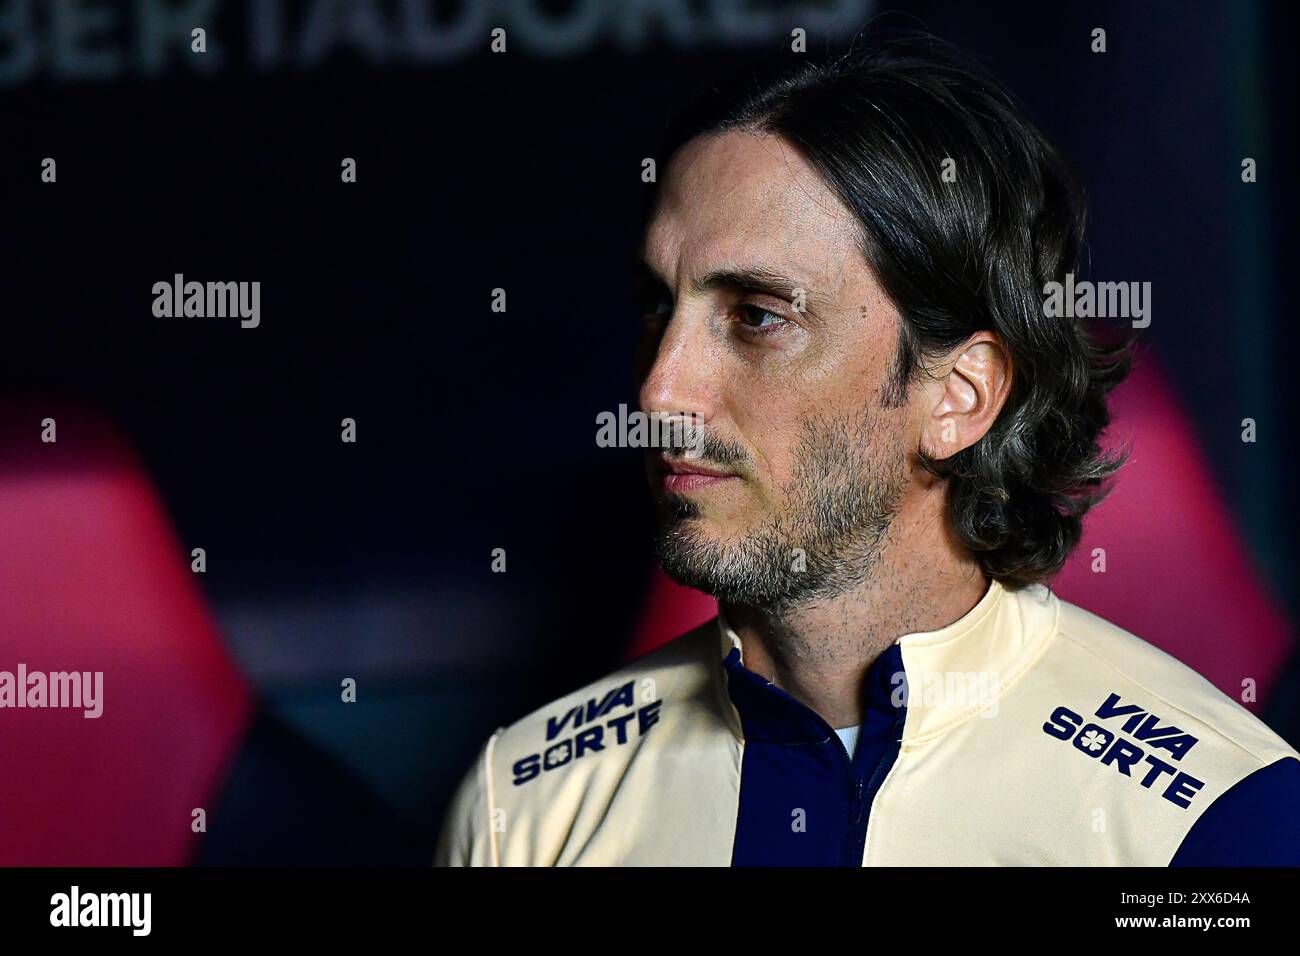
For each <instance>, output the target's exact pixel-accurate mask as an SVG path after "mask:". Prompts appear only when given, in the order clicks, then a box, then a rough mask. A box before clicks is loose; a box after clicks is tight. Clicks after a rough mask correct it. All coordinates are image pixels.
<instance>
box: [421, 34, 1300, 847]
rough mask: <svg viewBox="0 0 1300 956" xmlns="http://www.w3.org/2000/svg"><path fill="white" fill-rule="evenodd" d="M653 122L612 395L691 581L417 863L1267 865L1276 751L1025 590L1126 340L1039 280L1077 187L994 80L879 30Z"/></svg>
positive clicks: (1290, 833) (1289, 823)
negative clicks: (635, 334)
mask: <svg viewBox="0 0 1300 956" xmlns="http://www.w3.org/2000/svg"><path fill="white" fill-rule="evenodd" d="M670 144H671V145H672V146H674V147H676V148H674V149H672V150H671V151H670V152H668V153H666V155H669V156H670V157H671V159H670V162H669V164H668V168H667V170H666V172H665V175H664V178H663V182H662V184H661V187H660V190H659V192H658V194H657V195H656V196H655V197H654V201H653V203H652V204H651V215H650V219H649V225H648V228H647V229H646V231H645V235H644V238H643V243H642V249H641V253H642V258H643V264H644V273H645V279H646V293H647V294H646V303H645V313H646V314H645V331H646V336H645V349H644V358H645V361H644V362H643V363H642V366H641V370H640V375H641V392H640V399H641V405H642V409H643V411H645V412H646V413H648V414H651V415H658V416H662V417H664V418H666V419H674V420H683V421H687V420H688V421H690V422H693V423H696V424H697V425H698V429H699V432H698V437H699V441H698V442H697V443H696V446H695V447H693V448H690V449H687V448H685V447H683V446H680V445H678V446H674V447H670V448H667V449H657V450H656V452H655V453H654V454H652V455H651V456H650V461H649V469H648V470H649V476H650V481H651V485H652V489H653V491H654V494H655V496H656V500H657V502H658V503H659V505H660V509H661V513H662V518H663V522H662V527H661V531H660V535H659V539H658V554H659V558H660V560H661V562H662V564H663V566H664V568H665V569H666V570H667V572H668V573H669V574H670V575H672V576H673V577H674V578H675V579H676V580H678V581H680V582H682V583H684V584H687V585H689V586H691V587H695V588H699V589H701V590H704V591H706V592H708V593H710V594H713V595H715V596H716V597H717V598H718V599H719V602H720V605H719V606H720V614H719V617H718V618H717V619H716V620H713V621H710V622H709V623H708V624H706V625H704V626H702V627H700V628H698V629H697V630H695V631H693V632H691V633H689V634H686V635H684V636H683V637H680V638H678V639H677V640H675V641H673V642H672V643H671V644H669V645H668V646H666V647H664V648H662V649H660V650H658V651H656V652H654V653H652V654H649V655H647V656H645V657H643V658H641V659H640V660H638V661H636V662H634V663H632V664H630V665H629V666H627V667H625V668H624V669H623V670H621V671H619V672H617V673H615V674H613V675H611V676H610V677H608V678H606V679H604V680H599V681H596V682H595V683H593V684H591V685H590V686H588V687H584V688H582V689H580V690H577V691H575V692H573V693H572V694H570V695H568V696H566V697H563V698H561V699H559V700H557V701H555V702H554V703H553V704H551V705H549V706H547V707H543V708H541V709H540V710H538V711H536V712H535V713H533V714H531V715H529V716H527V717H524V718H523V719H521V720H519V721H518V722H516V723H514V724H512V725H511V726H509V727H507V728H504V729H502V730H499V731H498V732H497V733H496V734H494V735H493V736H492V737H491V739H489V740H488V741H487V742H486V744H485V745H484V747H483V748H482V751H481V753H480V755H479V760H478V761H477V764H476V766H475V767H474V768H473V769H472V770H471V771H470V772H469V773H468V774H467V776H466V777H465V779H464V782H463V783H462V785H461V787H460V789H459V791H458V792H457V794H456V797H455V799H454V802H453V805H452V808H451V811H450V813H449V816H448V819H447V823H446V826H445V829H444V832H443V834H442V838H441V840H440V842H439V847H438V851H437V862H439V863H448V864H462V865H463V864H472V865H573V864H583V865H610V864H632V865H638V864H652V865H653V864H670V865H676V864H702V865H729V864H730V865H755V864H757V865H829V866H862V865H898V864H972V865H980V864H1069V865H1076V864H1082V865H1107V864H1121V865H1160V866H1163V865H1166V864H1171V863H1172V864H1190V865H1198V864H1201V865H1204V864H1300V822H1298V821H1300V816H1298V814H1297V807H1300V760H1298V759H1297V754H1296V752H1295V750H1293V749H1292V748H1291V747H1290V746H1288V745H1287V744H1286V743H1285V742H1284V741H1283V740H1282V739H1280V738H1279V737H1278V736H1277V735H1276V734H1274V733H1273V732H1272V731H1270V730H1269V729H1268V728H1267V727H1265V726H1264V725H1263V724H1262V723H1261V722H1260V721H1259V720H1257V719H1256V718H1255V717H1254V716H1253V715H1251V714H1250V713H1249V712H1248V711H1247V710H1246V709H1245V708H1243V707H1241V706H1240V705H1239V704H1237V703H1236V702H1235V701H1233V700H1231V699H1229V698H1228V697H1227V696H1225V695H1224V694H1222V693H1220V692H1219V691H1218V690H1216V689H1215V688H1214V687H1213V686H1211V685H1210V684H1209V683H1208V682H1207V681H1205V680H1204V679H1202V678H1201V677H1200V676H1199V675H1197V674H1196V673H1194V672H1193V671H1191V670H1190V669H1188V668H1187V667H1185V666H1183V665H1182V664H1180V663H1178V662H1177V661H1175V660H1174V659H1172V658H1170V657H1168V656H1167V655H1165V654H1164V653H1162V652H1160V651H1158V650H1157V649H1155V648H1154V647H1152V646H1150V645H1148V644H1146V643H1145V642H1143V641H1142V640H1140V639H1139V638H1137V637H1135V636H1133V635H1131V634H1128V633H1126V632H1124V631H1122V630H1121V629H1119V628H1118V627H1115V626H1114V625H1112V624H1110V623H1108V622H1106V621H1104V620H1102V619H1100V618H1098V617H1095V616H1094V615H1092V614H1089V613H1088V612H1086V611H1084V610H1082V609H1080V608H1078V607H1075V606H1073V605H1071V604H1069V603H1067V602H1065V601H1062V600H1060V599H1058V598H1057V597H1056V596H1055V595H1053V594H1052V593H1051V592H1050V591H1049V590H1048V588H1047V587H1046V585H1045V581H1046V580H1047V579H1048V578H1049V577H1050V575H1051V574H1053V573H1054V572H1055V571H1056V570H1058V569H1059V568H1060V567H1061V564H1062V563H1063V562H1064V560H1065V559H1066V557H1067V555H1068V554H1069V552H1070V550H1071V549H1072V548H1073V547H1074V545H1075V544H1076V543H1077V541H1078V539H1079V535H1080V530H1081V519H1082V516H1083V514H1084V512H1085V511H1086V510H1087V509H1088V508H1089V507H1090V506H1091V505H1092V504H1094V503H1095V502H1096V501H1097V500H1099V498H1100V497H1101V496H1102V494H1103V493H1104V490H1105V484H1106V482H1107V480H1108V479H1109V478H1110V477H1111V476H1112V475H1113V473H1114V471H1115V470H1116V468H1117V467H1118V462H1116V461H1113V460H1109V459H1107V458H1105V457H1104V456H1103V455H1102V454H1101V452H1100V451H1099V448H1098V444H1097V439H1098V435H1099V433H1100V432H1101V430H1102V429H1103V428H1104V427H1105V426H1106V425H1107V423H1108V415H1107V410H1106V404H1105V396H1106V393H1107V392H1108V391H1109V390H1110V388H1111V387H1113V386H1114V384H1116V383H1117V382H1118V381H1119V380H1120V379H1121V378H1122V377H1123V375H1124V374H1125V373H1126V371H1127V368H1128V351H1127V347H1126V345H1127V344H1126V343H1119V344H1118V345H1117V346H1114V347H1111V348H1103V347H1101V346H1100V345H1098V344H1096V343H1095V342H1094V341H1093V340H1092V339H1091V338H1090V337H1089V336H1088V334H1087V333H1086V332H1085V330H1084V329H1083V328H1082V327H1081V326H1080V325H1079V324H1078V323H1077V321H1076V320H1074V319H1072V318H1063V317H1059V315H1058V313H1056V312H1053V311H1049V310H1046V309H1045V308H1044V287H1045V286H1046V284H1047V283H1049V282H1054V281H1055V282H1060V281H1063V280H1064V276H1065V275H1066V273H1069V272H1072V271H1073V270H1074V269H1075V267H1076V261H1077V255H1078V251H1079V246H1080V242H1081V234H1082V212H1081V207H1080V203H1079V201H1078V198H1077V191H1076V189H1075V187H1074V186H1073V185H1072V184H1071V181H1070V179H1069V178H1068V176H1067V174H1066V173H1065V171H1064V169H1063V166H1062V163H1061V161H1060V160H1059V158H1058V156H1057V155H1056V153H1055V151H1054V150H1053V149H1052V147H1051V146H1050V145H1049V144H1048V143H1047V142H1046V141H1045V140H1044V138H1043V137H1042V135H1041V134H1040V133H1039V132H1038V131H1037V130H1036V129H1034V127H1032V126H1031V125H1030V124H1029V123H1028V122H1027V121H1026V120H1025V118H1024V117H1023V116H1022V115H1021V114H1020V113H1019V112H1018V111H1017V109H1016V108H1015V106H1014V105H1013V103H1012V101H1011V99H1010V98H1009V96H1008V95H1007V94H1006V93H1005V92H1004V91H1003V90H1002V89H1001V88H999V87H998V86H997V85H996V84H995V83H993V81H991V80H990V79H989V78H987V77H986V76H984V75H982V74H981V73H980V72H979V71H978V70H976V69H974V68H972V67H970V66H967V65H965V64H963V63H961V62H960V61H959V60H958V59H957V58H956V57H955V56H954V55H953V54H951V53H948V52H935V50H934V47H933V45H931V44H930V43H928V42H925V41H908V42H903V43H892V44H883V45H878V46H875V47H872V48H870V49H866V50H860V51H858V52H856V53H853V54H851V55H849V56H845V57H842V58H840V59H838V60H836V61H834V62H831V63H829V64H825V65H811V66H805V67H802V68H800V69H798V70H796V71H795V72H793V73H790V74H787V75H784V76H782V77H780V78H778V79H777V80H775V81H773V82H770V83H768V84H766V85H762V86H758V87H756V88H749V89H745V90H741V91H739V92H732V91H727V90H724V91H722V92H720V93H718V94H716V95H715V96H714V97H713V98H712V99H711V100H706V101H705V102H704V103H703V104H701V106H700V107H699V108H697V109H695V110H693V111H691V112H690V113H689V114H688V115H687V117H686V119H685V120H684V121H683V123H682V125H681V127H680V128H679V129H678V130H676V131H675V136H674V138H673V139H672V140H670ZM688 452H689V453H688ZM1150 571H1151V573H1152V574H1160V573H1161V569H1159V568H1152V569H1150ZM1225 639H1226V640H1230V639H1231V636H1230V635H1227V636H1225Z"/></svg>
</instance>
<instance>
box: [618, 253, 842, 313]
mask: <svg viewBox="0 0 1300 956" xmlns="http://www.w3.org/2000/svg"><path fill="white" fill-rule="evenodd" d="M641 268H642V269H643V270H644V271H645V273H646V274H648V276H649V277H650V278H652V279H654V281H656V282H659V283H661V284H666V283H664V281H663V279H662V278H661V277H660V276H659V274H658V272H656V271H655V269H654V268H653V267H652V266H651V265H650V264H649V263H648V262H646V261H645V260H644V259H643V260H641ZM717 289H739V290H742V291H745V292H759V293H763V294H765V295H773V296H776V297H777V298H780V299H793V298H794V297H795V293H796V290H799V289H802V290H803V292H804V301H805V303H806V304H807V305H808V307H809V311H816V309H817V308H819V307H821V306H822V305H823V304H824V301H825V300H824V299H823V297H822V296H821V295H820V294H819V293H817V292H814V291H813V290H812V289H810V288H808V285H807V283H804V282H800V281H799V280H798V279H793V278H791V277H790V276H787V275H783V274H781V273H780V272H776V271H775V270H772V269H768V268H766V267H765V266H738V267H731V268H724V269H714V270H712V271H710V272H707V273H705V274H704V275H702V276H700V278H698V279H695V280H694V281H692V282H691V285H690V293H691V294H692V295H701V294H702V293H705V292H711V291H714V290H717Z"/></svg>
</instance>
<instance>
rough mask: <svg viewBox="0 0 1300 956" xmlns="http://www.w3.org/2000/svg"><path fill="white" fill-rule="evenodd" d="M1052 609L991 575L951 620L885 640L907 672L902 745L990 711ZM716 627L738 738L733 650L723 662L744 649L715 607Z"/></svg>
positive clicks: (1036, 591)
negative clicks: (729, 682)
mask: <svg viewBox="0 0 1300 956" xmlns="http://www.w3.org/2000/svg"><path fill="white" fill-rule="evenodd" d="M1058 614H1059V602H1058V600H1057V598H1056V596H1055V595H1054V594H1052V592H1051V591H1050V590H1048V588H1047V587H1046V586H1045V585H1042V584H1036V585H1030V586H1028V587H1024V588H1020V589H1017V590H1010V589H1009V588H1007V587H1006V586H1004V585H1002V584H1001V583H999V582H998V581H990V583H989V587H988V589H987V590H986V591H985V592H984V596H983V597H982V598H980V600H979V601H978V602H977V603H976V604H975V606H974V607H973V608H971V609H970V610H969V611H967V612H966V613H965V614H963V615H962V616H961V617H960V618H958V619H957V620H955V621H953V622H952V623H951V624H949V625H947V626H945V627H941V628H939V629H938V630H934V631H918V632H914V633H911V634H904V635H903V636H902V637H900V638H899V639H898V641H897V642H896V646H897V652H895V653H889V652H894V651H895V648H894V647H893V646H891V647H890V648H889V651H887V652H886V653H887V654H889V656H890V657H891V658H893V657H895V656H896V654H897V653H899V652H901V659H902V666H903V670H904V673H905V674H906V680H905V687H904V690H903V696H904V703H905V706H906V708H907V714H906V721H905V725H904V728H903V738H902V740H903V746H904V747H905V748H906V747H907V746H908V745H909V744H916V743H920V742H921V741H924V740H928V739H930V738H932V737H936V736H938V735H940V734H943V733H945V732H947V731H948V730H951V729H952V728H953V727H956V726H957V725H958V724H961V723H964V722H965V721H966V720H969V719H970V718H972V717H974V716H976V715H977V714H980V713H981V712H983V713H985V714H987V715H989V716H994V715H996V713H997V708H998V704H999V701H1000V700H1001V699H1002V697H1003V695H1005V693H1006V692H1007V691H1008V690H1009V689H1010V688H1011V686H1012V685H1013V684H1015V683H1016V681H1018V680H1019V679H1020V677H1021V676H1022V675H1023V674H1024V673H1025V672H1026V671H1027V670H1028V669H1029V668H1030V666H1032V664H1033V663H1034V661H1035V660H1036V659H1037V658H1038V655H1039V653H1040V652H1041V651H1042V650H1043V648H1044V647H1045V646H1046V644H1047V641H1048V639H1049V638H1050V637H1051V636H1052V634H1053V633H1054V632H1055V630H1056V624H1057V618H1058ZM718 632H719V641H720V643H719V647H718V649H719V651H720V653H721V658H722V661H723V665H722V666H721V667H719V668H718V670H717V677H718V679H719V680H722V681H723V686H722V688H721V690H722V697H723V700H724V703H725V704H726V707H727V710H728V713H727V718H728V723H729V724H730V725H731V728H732V730H733V732H734V733H735V734H736V736H737V737H740V738H742V739H743V732H742V730H741V727H742V724H741V719H740V714H739V712H738V711H737V710H736V707H735V702H734V699H732V697H731V696H730V695H729V694H728V693H727V685H726V681H727V673H728V670H729V666H728V664H727V660H728V658H729V657H730V656H731V655H732V654H733V652H734V654H735V657H734V659H733V660H732V663H731V665H730V669H731V670H732V671H733V672H734V670H735V668H736V667H738V666H741V665H742V664H743V653H744V652H743V649H742V648H741V643H740V636H739V635H738V634H737V633H736V632H735V631H734V630H733V629H732V628H731V626H730V625H729V624H728V623H727V622H726V619H725V618H724V617H723V615H722V612H721V611H719V613H718ZM884 656H885V655H882V657H884ZM891 696H892V695H891ZM871 699H872V698H871V697H869V698H868V701H870V700H871ZM875 699H879V698H875ZM893 699H895V700H896V699H897V698H896V696H893Z"/></svg>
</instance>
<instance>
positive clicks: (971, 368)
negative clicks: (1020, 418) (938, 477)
mask: <svg viewBox="0 0 1300 956" xmlns="http://www.w3.org/2000/svg"><path fill="white" fill-rule="evenodd" d="M931 372H932V375H933V378H931V380H930V381H929V382H927V383H926V386H925V388H923V389H922V396H923V401H924V405H923V407H922V414H923V416H924V417H923V419H922V421H921V449H922V451H924V452H925V453H926V454H928V455H929V456H930V457H931V458H936V459H944V458H949V457H951V456H952V455H955V454H957V452H959V451H961V450H962V449H964V448H969V447H970V446H971V445H973V444H975V443H976V442H977V441H979V440H980V439H981V438H983V437H984V435H985V434H987V433H988V430H989V429H990V428H992V427H993V423H994V421H996V420H997V417H998V413H999V412H1000V411H1002V406H1003V405H1004V404H1005V403H1006V400H1007V396H1008V395H1009V394H1010V393H1011V375H1012V366H1011V353H1010V352H1009V351H1008V350H1007V347H1006V345H1005V344H1003V342H1002V339H1001V338H1000V337H999V336H998V335H997V333H995V332H988V331H983V332H976V333H975V334H974V335H972V336H971V337H970V338H969V339H967V340H966V341H965V342H963V343H962V344H961V345H960V346H958V347H957V349H956V350H954V351H953V352H952V353H951V354H950V355H949V356H948V357H947V358H946V359H945V360H944V361H943V362H941V363H940V364H939V366H938V367H937V368H933V369H932V370H931Z"/></svg>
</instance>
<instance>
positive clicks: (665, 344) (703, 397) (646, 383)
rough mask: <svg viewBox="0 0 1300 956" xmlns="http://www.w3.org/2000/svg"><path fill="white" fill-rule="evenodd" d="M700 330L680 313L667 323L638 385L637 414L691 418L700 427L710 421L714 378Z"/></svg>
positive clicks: (715, 380) (713, 402)
mask: <svg viewBox="0 0 1300 956" xmlns="http://www.w3.org/2000/svg"><path fill="white" fill-rule="evenodd" d="M702 326H703V323H702V322H698V321H696V322H693V321H692V320H691V319H690V317H689V316H687V315H685V314H682V313H681V311H680V310H679V311H678V312H677V313H675V314H674V315H673V317H672V318H671V319H670V320H669V321H668V324H667V325H666V327H665V328H664V331H663V335H662V336H661V337H660V339H659V342H658V345H657V347H656V348H655V351H654V358H653V360H652V361H651V363H650V367H649V369H648V370H647V371H646V373H645V377H644V378H643V379H642V381H641V390H640V395H639V399H640V403H641V411H643V412H645V413H646V414H648V415H655V414H658V415H663V416H678V415H680V416H691V418H692V419H693V420H694V421H695V422H696V423H698V424H700V425H705V424H707V423H708V422H709V420H710V419H711V418H712V417H713V413H714V411H715V402H716V396H715V391H714V390H715V388H716V383H717V376H716V375H715V374H714V371H715V370H714V369H713V368H712V349H711V348H710V347H709V343H708V341H707V336H706V335H705V332H704V329H703V328H702Z"/></svg>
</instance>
